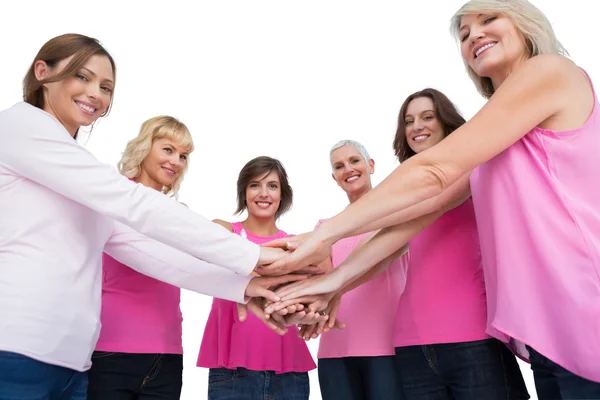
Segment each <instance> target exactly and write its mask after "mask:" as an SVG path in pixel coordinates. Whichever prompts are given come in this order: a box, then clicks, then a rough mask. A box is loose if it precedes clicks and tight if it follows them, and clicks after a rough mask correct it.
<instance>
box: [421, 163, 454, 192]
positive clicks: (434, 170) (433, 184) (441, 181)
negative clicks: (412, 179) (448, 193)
mask: <svg viewBox="0 0 600 400" xmlns="http://www.w3.org/2000/svg"><path fill="white" fill-rule="evenodd" d="M420 170H421V174H422V178H421V182H422V184H423V186H424V188H425V190H426V191H427V194H428V195H429V196H432V197H433V196H437V195H440V194H442V193H443V192H444V190H446V189H447V188H448V187H449V186H450V184H451V181H450V179H449V178H448V177H449V174H448V173H447V171H446V169H445V168H444V167H443V166H442V165H440V164H439V163H435V162H427V163H423V164H422V167H421V168H420Z"/></svg>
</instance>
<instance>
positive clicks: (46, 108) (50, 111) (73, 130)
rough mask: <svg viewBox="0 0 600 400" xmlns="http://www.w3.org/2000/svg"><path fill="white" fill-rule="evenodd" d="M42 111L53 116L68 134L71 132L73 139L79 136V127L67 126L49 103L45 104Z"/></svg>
mask: <svg viewBox="0 0 600 400" xmlns="http://www.w3.org/2000/svg"><path fill="white" fill-rule="evenodd" d="M42 110H44V111H46V112H47V113H48V114H50V115H52V116H53V117H54V119H55V120H57V121H58V122H60V124H61V125H62V126H63V127H64V128H65V129H66V130H67V132H69V134H70V135H71V137H73V138H75V136H76V135H77V131H78V130H79V126H68V125H67V124H65V123H64V121H62V120H61V119H60V118H59V117H58V115H56V113H55V112H54V110H53V109H52V107H50V105H49V104H48V103H46V104H44V108H42Z"/></svg>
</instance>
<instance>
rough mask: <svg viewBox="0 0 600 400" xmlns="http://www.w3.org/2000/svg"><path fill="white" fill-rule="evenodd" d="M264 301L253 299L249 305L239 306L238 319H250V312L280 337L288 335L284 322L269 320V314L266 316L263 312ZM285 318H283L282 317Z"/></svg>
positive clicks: (274, 319)
mask: <svg viewBox="0 0 600 400" xmlns="http://www.w3.org/2000/svg"><path fill="white" fill-rule="evenodd" d="M262 302H264V299H260V298H256V297H255V298H252V299H250V301H249V302H248V304H239V303H238V304H237V310H238V317H239V320H240V321H242V322H243V321H245V320H246V318H247V317H248V310H250V312H251V313H252V314H254V315H256V317H257V318H258V319H259V320H261V321H262V322H263V324H265V325H266V326H267V327H268V328H270V329H272V330H273V331H275V332H276V333H277V334H279V335H285V334H286V333H287V328H286V327H285V325H284V324H283V323H282V321H283V320H278V318H269V317H267V314H265V312H264V310H263V304H262ZM282 318H283V317H282Z"/></svg>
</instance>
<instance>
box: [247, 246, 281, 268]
mask: <svg viewBox="0 0 600 400" xmlns="http://www.w3.org/2000/svg"><path fill="white" fill-rule="evenodd" d="M287 253H288V252H287V251H286V250H285V249H284V248H278V247H274V246H260V253H259V255H258V261H257V262H256V267H255V269H258V268H259V267H261V266H263V265H269V264H272V263H274V262H275V261H277V260H279V259H280V258H282V257H284V256H285V255H286V254H287Z"/></svg>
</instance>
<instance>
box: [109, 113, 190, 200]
mask: <svg viewBox="0 0 600 400" xmlns="http://www.w3.org/2000/svg"><path fill="white" fill-rule="evenodd" d="M163 138H166V139H169V140H172V141H174V142H176V143H177V144H179V145H180V146H182V147H183V148H185V149H186V150H187V151H188V153H191V152H192V151H194V142H193V140H192V135H191V134H190V131H189V130H188V128H187V126H185V124H184V123H183V122H181V121H179V120H178V119H176V118H173V117H169V116H165V115H162V116H158V117H154V118H150V119H149V120H147V121H145V122H144V123H143V124H142V127H141V128H140V133H139V134H138V135H137V137H136V138H135V139H132V140H130V141H129V142H127V147H125V151H124V152H123V156H122V157H121V161H119V164H118V165H117V166H118V168H119V172H121V174H123V175H125V176H126V177H128V178H131V179H135V178H137V177H138V176H140V174H141V173H142V168H141V165H142V162H143V161H144V158H146V156H147V155H148V154H150V150H152V144H153V143H154V141H155V140H156V139H163ZM188 163H189V161H188V162H186V164H185V168H184V170H183V171H182V173H181V175H179V176H178V177H177V179H176V180H175V182H173V186H165V187H163V188H162V192H163V193H165V194H168V195H170V196H175V197H176V196H177V192H178V191H179V187H180V185H181V182H182V181H183V176H184V175H185V172H186V171H187V167H188Z"/></svg>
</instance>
